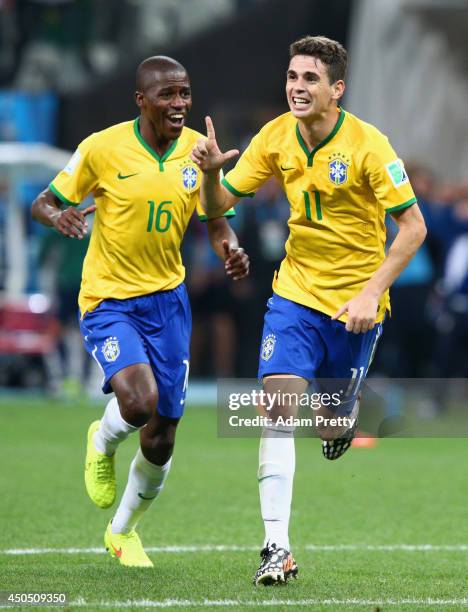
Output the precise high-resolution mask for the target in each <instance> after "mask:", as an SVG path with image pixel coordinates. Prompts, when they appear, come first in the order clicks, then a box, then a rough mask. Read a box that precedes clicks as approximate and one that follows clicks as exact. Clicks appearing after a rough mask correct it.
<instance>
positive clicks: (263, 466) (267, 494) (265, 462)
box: [258, 427, 296, 550]
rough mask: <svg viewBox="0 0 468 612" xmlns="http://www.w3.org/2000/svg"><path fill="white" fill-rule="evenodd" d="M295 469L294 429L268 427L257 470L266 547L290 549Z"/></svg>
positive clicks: (263, 439) (262, 443)
mask: <svg viewBox="0 0 468 612" xmlns="http://www.w3.org/2000/svg"><path fill="white" fill-rule="evenodd" d="M295 467H296V454H295V449H294V430H287V429H281V430H280V429H278V428H270V427H267V428H265V429H264V430H263V434H262V439H261V440H260V451H259V467H258V487H259V491H260V506H261V512H262V519H263V523H264V525H265V540H264V543H263V545H264V546H266V545H267V544H268V543H269V544H276V546H277V547H278V548H286V549H287V550H290V548H289V535H288V529H289V516H290V513H291V500H292V490H293V479H294V470H295Z"/></svg>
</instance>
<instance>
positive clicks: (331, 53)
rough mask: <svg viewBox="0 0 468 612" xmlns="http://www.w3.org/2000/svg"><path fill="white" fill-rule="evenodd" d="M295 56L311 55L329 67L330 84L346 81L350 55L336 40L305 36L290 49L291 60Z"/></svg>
mask: <svg viewBox="0 0 468 612" xmlns="http://www.w3.org/2000/svg"><path fill="white" fill-rule="evenodd" d="M295 55H311V56H312V57H316V58H317V59H319V60H320V61H321V62H322V63H323V64H325V66H326V67H327V72H328V78H329V80H330V83H335V82H336V81H340V80H344V79H345V76H346V66H347V64H348V54H347V52H346V49H345V48H344V47H343V45H342V44H340V43H339V42H338V41H336V40H332V39H331V38H326V36H304V38H300V39H299V40H296V41H295V42H293V43H292V44H291V45H290V47H289V58H290V59H292V58H293V57H294V56H295Z"/></svg>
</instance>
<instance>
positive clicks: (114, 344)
mask: <svg viewBox="0 0 468 612" xmlns="http://www.w3.org/2000/svg"><path fill="white" fill-rule="evenodd" d="M101 352H102V354H103V355H104V359H105V360H106V361H108V362H109V363H111V362H113V361H115V360H116V359H117V357H118V356H119V355H120V346H119V341H118V340H117V338H116V337H115V336H110V337H109V338H106V340H105V342H104V344H103V345H102V348H101Z"/></svg>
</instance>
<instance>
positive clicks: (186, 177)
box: [182, 165, 198, 191]
mask: <svg viewBox="0 0 468 612" xmlns="http://www.w3.org/2000/svg"><path fill="white" fill-rule="evenodd" d="M197 179H198V171H197V169H196V168H195V166H192V165H189V166H184V167H183V168H182V184H183V185H184V187H185V189H186V190H187V191H193V190H194V189H195V187H196V186H197Z"/></svg>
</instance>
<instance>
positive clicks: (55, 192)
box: [49, 183, 80, 206]
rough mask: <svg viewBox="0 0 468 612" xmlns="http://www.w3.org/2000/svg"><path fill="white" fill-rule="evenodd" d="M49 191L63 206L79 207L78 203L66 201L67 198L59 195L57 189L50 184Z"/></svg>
mask: <svg viewBox="0 0 468 612" xmlns="http://www.w3.org/2000/svg"><path fill="white" fill-rule="evenodd" d="M49 189H50V190H51V192H52V193H53V194H54V195H56V196H57V197H58V199H59V200H62V202H63V203H64V204H69V205H70V206H79V205H80V203H79V202H72V201H71V200H67V198H66V197H65V196H64V195H62V194H61V193H60V191H59V190H58V189H57V187H54V185H53V184H52V183H50V184H49Z"/></svg>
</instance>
